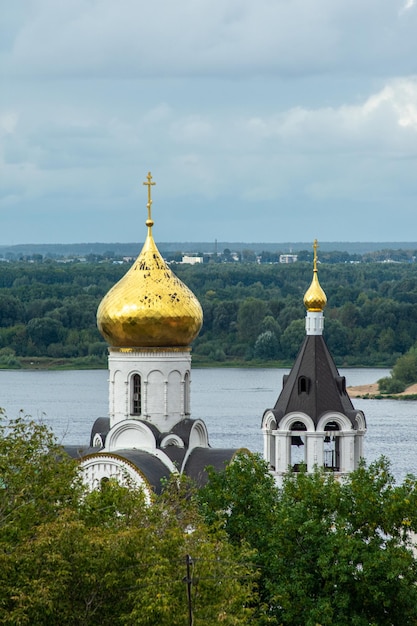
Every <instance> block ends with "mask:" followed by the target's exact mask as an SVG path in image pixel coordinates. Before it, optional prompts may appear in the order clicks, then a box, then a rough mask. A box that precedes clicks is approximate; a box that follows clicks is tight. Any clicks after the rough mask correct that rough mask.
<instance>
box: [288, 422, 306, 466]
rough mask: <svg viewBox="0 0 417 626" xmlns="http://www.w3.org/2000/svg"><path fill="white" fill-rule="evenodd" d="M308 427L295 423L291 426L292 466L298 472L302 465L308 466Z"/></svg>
mask: <svg viewBox="0 0 417 626" xmlns="http://www.w3.org/2000/svg"><path fill="white" fill-rule="evenodd" d="M306 430H307V427H306V425H305V424H303V422H300V421H297V422H294V423H293V424H292V426H291V446H290V466H291V468H292V470H293V471H294V472H298V471H299V469H300V466H301V465H305V464H306V462H307V461H306V458H307V456H306V448H307V446H306V443H307V441H306V436H305V434H303V433H305V432H306Z"/></svg>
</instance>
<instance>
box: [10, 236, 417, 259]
mask: <svg viewBox="0 0 417 626" xmlns="http://www.w3.org/2000/svg"><path fill="white" fill-rule="evenodd" d="M312 243H313V242H312V241H311V242H277V243H265V242H264V243H262V242H261V243H248V242H236V241H235V242H227V241H219V242H218V241H194V242H193V241H183V242H158V248H159V250H160V251H161V253H162V254H163V256H164V257H165V258H168V259H171V258H175V257H176V256H177V257H178V256H181V255H182V254H184V253H185V254H190V253H191V254H201V255H205V254H207V255H212V256H215V257H217V256H219V257H223V259H224V260H227V251H229V252H233V253H237V254H238V255H239V256H241V257H242V256H243V258H245V256H246V257H249V258H251V257H252V258H253V257H257V256H258V257H259V256H260V257H264V261H265V262H268V261H267V257H268V256H269V255H271V254H272V255H278V256H279V255H280V254H288V253H291V252H293V253H294V254H300V253H302V254H301V258H303V255H304V253H305V252H306V251H307V252H310V253H311V250H312ZM319 243H320V258H321V257H322V256H323V253H326V258H327V259H328V260H329V259H333V261H332V262H345V261H346V260H355V259H356V260H362V257H364V259H365V260H366V259H367V258H368V259H372V258H377V259H378V258H381V259H389V258H391V259H395V258H399V259H401V260H404V259H405V258H410V257H412V256H415V255H416V251H417V242H401V243H399V242H361V241H356V242H355V241H354V242H350V241H349V242H338V241H333V242H328V241H323V242H322V241H320V242H319ZM141 245H142V244H141V243H138V242H131V243H116V242H112V243H98V242H97V243H71V244H61V243H54V244H52V243H51V244H16V245H13V246H5V245H0V258H3V259H8V260H12V261H17V260H20V259H27V258H32V257H34V258H35V259H38V260H39V259H42V258H46V259H48V258H49V259H64V258H70V257H75V258H80V257H85V258H88V259H90V260H94V259H95V258H111V257H115V258H122V257H128V256H137V255H138V253H139V251H140V248H141ZM225 252H226V254H224V253H225ZM248 253H249V254H248ZM374 253H376V256H375V257H373V254H374ZM322 260H323V259H322Z"/></svg>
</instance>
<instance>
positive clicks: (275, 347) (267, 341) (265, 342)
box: [254, 330, 279, 361]
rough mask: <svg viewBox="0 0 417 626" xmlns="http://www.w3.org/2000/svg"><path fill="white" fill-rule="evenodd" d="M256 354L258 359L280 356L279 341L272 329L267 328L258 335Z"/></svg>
mask: <svg viewBox="0 0 417 626" xmlns="http://www.w3.org/2000/svg"><path fill="white" fill-rule="evenodd" d="M254 356H255V358H256V359H262V360H265V361H271V360H272V359H277V358H278V356H279V341H278V338H277V336H276V335H275V333H273V332H272V331H271V330H266V331H265V332H263V333H261V334H260V335H259V336H258V338H257V340H256V342H255V348H254Z"/></svg>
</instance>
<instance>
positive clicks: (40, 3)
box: [2, 0, 417, 78]
mask: <svg viewBox="0 0 417 626" xmlns="http://www.w3.org/2000/svg"><path fill="white" fill-rule="evenodd" d="M413 1H414V0H407V2H406V4H405V5H404V10H407V12H408V14H409V16H408V19H407V20H400V21H398V20H397V19H396V18H397V16H398V0H384V2H383V3H381V2H380V0H367V2H363V0H340V1H338V2H334V0H314V1H313V0H289V1H286V2H282V1H280V2H278V1H274V2H273V1H271V0H257V2H256V3H255V2H253V0H229V1H228V2H224V0H200V1H199V2H195V1H194V0H179V1H178V2H175V3H174V2H172V1H171V0H155V1H154V2H153V3H138V2H137V0H120V1H119V2H114V0H100V1H98V0H74V1H72V2H67V1H66V0H33V1H32V3H30V4H28V8H27V11H26V14H25V16H24V17H23V18H22V15H21V13H22V12H20V13H19V18H20V21H17V18H15V19H14V20H13V29H12V33H13V34H12V35H10V34H9V35H8V38H7V39H8V42H9V43H8V47H7V46H6V51H5V52H4V53H3V55H2V59H3V63H2V64H3V72H6V73H7V72H9V73H14V74H18V75H28V74H35V75H43V76H50V77H55V78H59V77H62V76H68V77H70V76H107V77H110V76H111V77H113V78H124V77H132V76H148V77H155V76H159V77H161V76H166V75H168V76H192V75H218V76H221V75H230V74H234V75H236V74H237V75H239V74H240V75H256V74H259V73H263V74H269V75H273V74H276V73H279V74H282V75H292V74H295V75H297V74H301V75H302V74H305V73H306V72H323V71H327V72H329V71H334V70H335V69H336V68H340V69H343V70H346V68H348V67H350V68H351V67H353V66H354V67H355V68H356V71H369V68H370V67H371V66H372V67H374V68H375V67H378V68H379V70H380V71H387V70H388V71H389V68H391V67H393V66H397V68H398V67H401V65H403V66H404V65H407V59H408V62H409V63H413V61H412V58H410V54H412V52H413V51H414V52H415V51H416V41H415V32H416V30H415V29H416V24H417V21H416V20H417V17H416V15H415V12H411V11H410V10H409V9H411V8H412V5H413ZM15 22H16V23H15ZM10 39H11V41H10ZM404 55H405V56H404ZM384 66H385V69H384Z"/></svg>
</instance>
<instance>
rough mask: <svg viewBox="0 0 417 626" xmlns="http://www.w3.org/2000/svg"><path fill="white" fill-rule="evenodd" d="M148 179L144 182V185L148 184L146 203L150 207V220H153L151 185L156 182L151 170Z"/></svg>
mask: <svg viewBox="0 0 417 626" xmlns="http://www.w3.org/2000/svg"><path fill="white" fill-rule="evenodd" d="M146 178H147V179H148V180H147V182H145V183H143V184H144V185H146V186H147V188H148V204H147V205H146V206H147V208H148V220H151V219H152V217H151V207H152V194H151V187H152V186H153V185H156V183H154V182H152V174H151V173H150V172H148V175H147V177H146Z"/></svg>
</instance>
